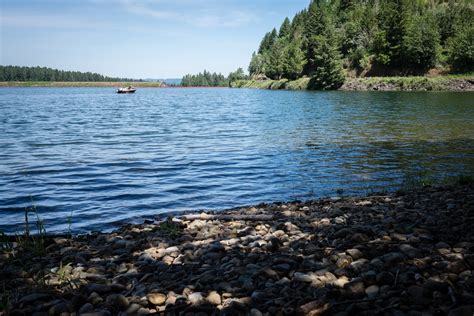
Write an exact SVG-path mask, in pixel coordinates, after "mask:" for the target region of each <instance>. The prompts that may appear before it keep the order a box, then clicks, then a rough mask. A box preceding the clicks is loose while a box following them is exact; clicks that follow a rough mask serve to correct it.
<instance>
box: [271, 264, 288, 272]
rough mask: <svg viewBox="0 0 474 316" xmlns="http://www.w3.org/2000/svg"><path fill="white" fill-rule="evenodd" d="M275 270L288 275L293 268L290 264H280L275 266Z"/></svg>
mask: <svg viewBox="0 0 474 316" xmlns="http://www.w3.org/2000/svg"><path fill="white" fill-rule="evenodd" d="M273 269H274V270H275V271H278V272H283V273H287V272H288V271H290V269H291V267H290V265H289V264H288V263H280V264H277V265H275V266H273Z"/></svg>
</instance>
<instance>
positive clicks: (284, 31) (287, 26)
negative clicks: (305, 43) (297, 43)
mask: <svg viewBox="0 0 474 316" xmlns="http://www.w3.org/2000/svg"><path fill="white" fill-rule="evenodd" d="M290 32H291V23H290V19H288V18H285V20H284V21H283V23H282V25H281V27H280V32H279V33H278V37H279V38H287V37H289V36H290Z"/></svg>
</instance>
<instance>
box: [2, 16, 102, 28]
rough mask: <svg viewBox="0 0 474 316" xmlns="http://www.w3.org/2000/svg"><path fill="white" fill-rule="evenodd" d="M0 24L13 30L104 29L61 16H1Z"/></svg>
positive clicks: (97, 24)
mask: <svg viewBox="0 0 474 316" xmlns="http://www.w3.org/2000/svg"><path fill="white" fill-rule="evenodd" d="M0 24H1V25H2V26H4V27H15V28H55V29H85V28H86V29H95V28H101V27H104V26H105V25H106V24H105V23H101V22H96V21H95V22H93V21H84V20H82V19H78V18H76V17H73V16H63V15H32V14H31V15H24V14H9V15H6V14H2V18H1V19H0Z"/></svg>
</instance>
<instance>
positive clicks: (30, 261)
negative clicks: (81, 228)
mask: <svg viewBox="0 0 474 316" xmlns="http://www.w3.org/2000/svg"><path fill="white" fill-rule="evenodd" d="M473 228H474V186H473V185H472V184H470V185H456V186H447V187H440V188H432V187H426V188H423V189H420V190H417V191H413V192H408V193H393V194H387V195H373V196H367V197H360V198H354V197H350V198H328V199H321V200H317V201H308V202H293V203H275V204H261V205H258V206H254V207H248V208H242V209H233V210H228V211H224V212H219V213H212V212H210V213H206V214H197V215H194V216H193V215H182V216H176V217H174V218H169V219H167V220H166V221H161V222H151V221H150V222H147V223H145V224H142V225H127V226H124V227H122V228H121V229H119V230H117V231H116V232H113V233H107V234H99V233H96V234H90V235H84V236H77V237H73V238H60V237H55V238H53V237H45V238H44V240H43V241H42V243H41V245H42V246H44V249H42V248H40V249H37V248H31V245H29V244H28V243H20V244H15V245H13V244H12V245H8V246H7V245H6V244H5V242H4V243H3V244H2V249H3V254H2V256H1V258H0V279H1V280H2V282H1V283H2V284H1V290H0V293H1V294H0V295H1V305H0V315H36V316H40V315H63V316H66V315H85V316H90V315H146V314H148V315H150V314H151V315H252V316H258V315H322V314H324V315H356V314H362V315H472V314H473V312H474V274H473V270H472V269H473V267H474V229H473ZM28 245H29V246H28ZM35 249H36V250H37V251H34V250H35ZM7 250H8V251H7ZM2 309H3V311H2Z"/></svg>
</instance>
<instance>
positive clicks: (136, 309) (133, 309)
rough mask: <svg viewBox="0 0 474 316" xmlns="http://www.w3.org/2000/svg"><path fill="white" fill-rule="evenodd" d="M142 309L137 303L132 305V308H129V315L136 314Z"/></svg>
mask: <svg viewBox="0 0 474 316" xmlns="http://www.w3.org/2000/svg"><path fill="white" fill-rule="evenodd" d="M140 308H142V306H141V305H140V304H137V303H132V304H130V306H129V307H128V308H127V314H136V313H137V311H138V310H139V309H140Z"/></svg>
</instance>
